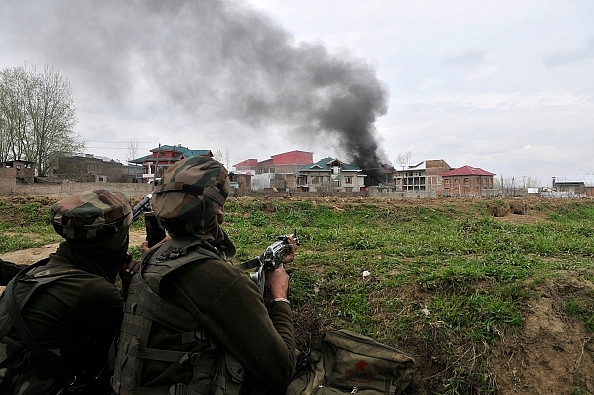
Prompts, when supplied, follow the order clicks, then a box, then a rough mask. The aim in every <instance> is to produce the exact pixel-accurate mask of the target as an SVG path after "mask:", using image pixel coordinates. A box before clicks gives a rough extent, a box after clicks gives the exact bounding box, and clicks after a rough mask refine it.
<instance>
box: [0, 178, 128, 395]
mask: <svg viewBox="0 0 594 395" xmlns="http://www.w3.org/2000/svg"><path fill="white" fill-rule="evenodd" d="M50 221H51V223H52V225H53V227H54V229H55V230H56V232H57V233H58V234H60V235H62V236H63V237H64V239H65V240H64V241H63V242H62V243H61V244H60V246H59V247H58V249H57V251H56V252H55V253H53V254H51V255H50V258H49V261H47V262H44V261H42V262H40V263H38V264H35V265H33V266H32V267H31V268H30V269H27V270H25V271H23V272H21V273H19V275H18V276H17V277H16V278H14V279H13V280H11V282H10V283H9V284H8V287H7V289H6V291H5V293H4V294H3V295H2V298H1V299H0V337H3V336H6V335H8V338H10V339H12V340H13V341H15V342H18V343H14V344H13V345H8V346H6V345H5V346H4V347H0V350H5V351H9V352H8V354H11V353H10V351H11V350H12V349H13V346H15V347H16V345H18V344H19V343H20V344H21V349H20V354H22V355H23V357H24V360H23V361H20V362H22V363H20V364H19V363H15V362H14V361H13V362H10V361H9V362H10V363H8V366H11V367H12V368H13V369H12V370H11V369H8V370H4V371H3V372H4V374H11V372H12V374H13V377H12V378H11V380H10V382H8V380H7V379H4V380H2V378H1V377H0V381H2V384H0V393H2V394H9V393H15V394H16V393H19V394H21V393H22V394H37V393H43V394H48V393H50V394H51V393H54V392H56V391H57V390H59V389H61V388H65V387H67V383H68V381H70V380H72V379H73V378H74V377H75V376H76V377H77V378H78V381H77V385H81V384H86V385H87V386H86V387H85V388H84V389H81V390H80V391H79V392H76V391H73V392H74V393H89V394H93V393H104V394H109V393H110V392H111V391H110V388H109V377H110V375H111V373H110V371H109V369H108V367H107V358H108V353H109V349H110V346H111V343H112V341H113V339H114V337H115V336H116V334H117V333H118V330H119V328H120V325H121V319H122V315H123V311H122V308H123V304H124V300H123V297H122V295H121V293H120V291H119V289H118V288H117V287H116V286H115V285H114V282H115V278H116V274H117V270H118V269H120V268H121V267H122V266H123V265H124V264H125V263H126V262H127V261H128V260H129V257H128V256H127V249H128V229H129V226H130V223H131V221H132V208H131V206H130V201H129V199H128V198H126V197H125V196H124V195H122V194H121V193H119V192H112V191H107V190H95V191H88V192H85V193H81V194H76V195H72V196H69V197H66V198H64V199H62V200H60V201H59V202H57V203H56V204H54V205H53V206H52V208H51V212H50ZM8 293H10V294H11V295H14V297H13V298H12V299H13V300H14V302H15V303H16V306H18V309H19V310H20V315H21V317H22V318H23V321H24V323H25V324H26V326H27V327H28V329H29V331H30V333H31V334H32V336H33V338H34V339H35V341H36V343H37V344H38V345H39V346H40V347H41V348H42V349H43V350H44V354H46V355H47V359H45V362H44V363H41V362H40V361H39V360H38V359H37V358H36V357H32V358H30V359H29V358H26V357H27V356H28V355H29V353H28V352H27V348H26V347H23V345H22V343H23V342H24V341H25V340H24V338H23V335H22V333H23V332H22V331H21V330H17V328H16V327H15V326H16V325H18V324H15V318H14V315H11V313H10V301H9V298H8V297H7V294H8ZM17 321H18V320H17ZM0 346H2V344H0ZM0 354H1V351H0ZM13 354H14V353H13ZM33 355H35V354H33ZM2 359H3V358H2V356H1V355H0V366H2ZM9 359H10V358H9ZM17 362H18V361H17ZM29 362H31V365H27V364H28V363H29ZM47 362H49V363H50V364H51V365H52V366H46V365H47ZM52 362H54V363H52ZM19 369H20V370H22V374H20V375H19V374H18V370H19ZM15 372H16V373H15ZM100 372H103V374H102V375H100V376H99V379H98V380H97V381H95V380H94V379H92V377H95V376H96V375H98V374H99V373H100ZM11 386H12V387H13V388H12V389H11V388H10V387H11ZM3 391H4V392H3ZM64 393H71V392H64Z"/></svg>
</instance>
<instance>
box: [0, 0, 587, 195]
mask: <svg viewBox="0 0 594 395" xmlns="http://www.w3.org/2000/svg"><path fill="white" fill-rule="evenodd" d="M592 21H594V1H591V0H571V1H568V0H552V1H547V0H497V1H480V0H467V1H440V0H425V1H424V0H417V1H399V0H376V1H373V0H369V1H363V0H340V1H339V0H326V1H319V0H318V1H310V0H299V1H297V0H249V1H246V2H243V1H223V2H219V1H218V0H202V1H189V0H188V1H160V0H154V1H116V0H102V1H90V0H88V1H84V0H78V1H74V0H73V1H65V0H31V1H22V0H3V1H2V4H1V5H0V69H4V68H8V67H16V66H22V65H24V64H25V63H26V64H28V65H35V66H37V67H40V68H41V67H43V66H45V65H50V66H53V67H55V68H57V69H58V70H59V71H60V72H61V74H62V75H63V76H65V77H66V78H67V79H68V80H69V81H70V84H71V87H72V91H73V96H74V100H75V103H76V107H77V117H78V123H77V126H76V132H77V133H78V134H80V135H81V136H82V137H83V138H84V139H85V140H86V141H87V152H89V153H94V154H96V155H100V156H107V157H110V158H114V159H119V160H121V161H125V160H126V159H127V157H128V155H129V153H128V151H127V149H126V147H127V145H128V143H129V142H131V141H137V142H138V143H139V148H140V149H139V152H138V155H137V156H142V155H145V154H148V153H149V152H148V150H149V149H151V148H156V147H157V146H158V145H159V144H168V145H175V144H181V145H183V146H186V147H188V148H190V149H210V150H212V151H222V152H225V153H228V156H229V163H225V164H227V165H233V164H235V163H237V162H240V161H242V160H244V159H248V158H256V159H258V160H265V159H268V158H269V157H270V156H271V155H275V154H279V153H283V152H287V151H292V150H303V151H310V152H313V153H314V160H316V161H317V160H319V159H322V158H324V157H327V156H332V157H338V158H340V159H343V160H345V161H347V162H348V161H355V162H357V163H361V164H362V167H367V166H369V167H372V166H373V164H372V163H373V161H374V160H375V161H381V162H384V163H386V162H389V163H392V164H393V165H397V163H396V162H397V157H398V156H399V155H402V154H405V153H406V152H409V151H410V152H411V153H412V157H411V159H410V162H409V163H410V164H414V163H418V162H421V161H423V160H430V159H444V160H445V161H446V162H447V163H448V164H449V165H450V166H452V167H461V166H464V165H470V166H475V167H480V168H482V169H484V170H487V171H490V172H492V173H495V174H497V177H500V176H503V177H504V178H509V179H511V177H515V179H516V180H520V179H522V178H523V177H531V178H533V179H536V180H539V181H540V184H541V185H550V180H551V177H553V176H570V175H577V174H594V154H593V152H592V151H593V148H594V147H593V145H594V144H593V141H594V138H593V134H594V97H593V95H594V23H593V22H592ZM363 157H364V158H372V159H373V160H372V163H371V164H370V163H365V162H364V161H363V159H362V158H363Z"/></svg>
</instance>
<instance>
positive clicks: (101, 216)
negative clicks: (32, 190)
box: [50, 189, 132, 240]
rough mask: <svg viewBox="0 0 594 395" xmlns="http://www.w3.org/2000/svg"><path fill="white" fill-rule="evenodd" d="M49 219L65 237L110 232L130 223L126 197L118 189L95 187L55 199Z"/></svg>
mask: <svg viewBox="0 0 594 395" xmlns="http://www.w3.org/2000/svg"><path fill="white" fill-rule="evenodd" d="M50 222H51V223H52V225H53V226H54V229H55V230H56V232H57V233H58V234H59V235H60V236H62V237H64V238H65V239H68V240H85V239H94V238H97V237H103V236H111V235H113V234H115V233H117V232H119V231H120V230H121V229H123V228H126V227H129V226H130V224H131V223H132V206H131V205H130V199H129V198H127V197H126V196H125V195H123V194H122V193H121V192H117V191H109V190H106V189H96V190H92V191H86V192H82V193H78V194H74V195H71V196H68V197H65V198H64V199H62V200H60V201H59V202H57V203H55V204H54V205H53V206H52V208H51V210H50Z"/></svg>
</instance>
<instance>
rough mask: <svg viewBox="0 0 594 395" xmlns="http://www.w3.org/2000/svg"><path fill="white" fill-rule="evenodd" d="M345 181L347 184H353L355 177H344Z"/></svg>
mask: <svg viewBox="0 0 594 395" xmlns="http://www.w3.org/2000/svg"><path fill="white" fill-rule="evenodd" d="M344 183H345V184H352V183H353V177H345V178H344Z"/></svg>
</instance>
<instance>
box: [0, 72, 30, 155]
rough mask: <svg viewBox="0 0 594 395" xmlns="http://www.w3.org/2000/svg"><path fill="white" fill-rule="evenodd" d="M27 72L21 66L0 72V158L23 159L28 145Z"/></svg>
mask: <svg viewBox="0 0 594 395" xmlns="http://www.w3.org/2000/svg"><path fill="white" fill-rule="evenodd" d="M27 79H28V78H27V74H26V71H25V69H24V68H23V67H18V68H14V69H5V70H2V71H1V72H0V119H1V120H2V122H1V124H0V128H1V129H0V138H1V139H2V141H1V143H0V144H1V148H0V160H1V161H3V162H6V161H8V160H17V159H23V158H24V157H25V149H26V147H27V145H29V143H30V142H29V141H28V139H29V137H30V136H29V133H28V131H29V130H30V124H31V122H30V119H29V117H28V115H27V106H26V91H27Z"/></svg>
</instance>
